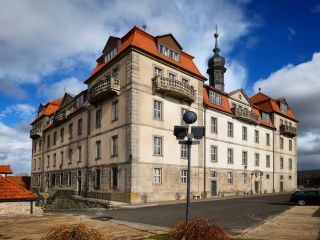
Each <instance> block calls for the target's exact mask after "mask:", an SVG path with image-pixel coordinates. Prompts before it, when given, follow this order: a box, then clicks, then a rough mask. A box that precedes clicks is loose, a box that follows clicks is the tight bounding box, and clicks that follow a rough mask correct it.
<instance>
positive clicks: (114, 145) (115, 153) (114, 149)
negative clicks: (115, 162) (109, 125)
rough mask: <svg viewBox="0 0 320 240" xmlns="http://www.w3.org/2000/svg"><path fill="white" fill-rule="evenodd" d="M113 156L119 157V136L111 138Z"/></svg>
mask: <svg viewBox="0 0 320 240" xmlns="http://www.w3.org/2000/svg"><path fill="white" fill-rule="evenodd" d="M111 155H112V156H118V135H116V136H112V138H111Z"/></svg>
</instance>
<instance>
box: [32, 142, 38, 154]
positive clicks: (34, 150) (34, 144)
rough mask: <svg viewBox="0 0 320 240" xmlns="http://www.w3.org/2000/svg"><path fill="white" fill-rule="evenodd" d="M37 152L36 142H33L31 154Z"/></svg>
mask: <svg viewBox="0 0 320 240" xmlns="http://www.w3.org/2000/svg"><path fill="white" fill-rule="evenodd" d="M36 151H37V142H36V141H34V142H33V152H36Z"/></svg>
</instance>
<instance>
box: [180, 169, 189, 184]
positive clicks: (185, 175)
mask: <svg viewBox="0 0 320 240" xmlns="http://www.w3.org/2000/svg"><path fill="white" fill-rule="evenodd" d="M187 179H188V170H186V169H182V170H181V183H187Z"/></svg>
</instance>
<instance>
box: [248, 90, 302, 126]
mask: <svg viewBox="0 0 320 240" xmlns="http://www.w3.org/2000/svg"><path fill="white" fill-rule="evenodd" d="M250 100H251V101H252V103H253V104H254V105H255V106H257V107H259V108H260V109H262V110H263V111H265V112H268V113H278V114H279V115H282V116H284V117H287V118H289V119H291V120H293V121H295V122H298V120H297V118H296V117H295V116H294V114H293V112H292V110H291V108H290V107H289V106H288V107H287V109H288V111H287V114H285V113H283V112H281V110H280V107H279V104H280V102H282V101H285V100H284V99H283V98H281V99H277V100H275V99H272V98H271V97H268V96H267V95H265V94H263V93H257V94H256V95H254V96H252V97H251V98H250Z"/></svg>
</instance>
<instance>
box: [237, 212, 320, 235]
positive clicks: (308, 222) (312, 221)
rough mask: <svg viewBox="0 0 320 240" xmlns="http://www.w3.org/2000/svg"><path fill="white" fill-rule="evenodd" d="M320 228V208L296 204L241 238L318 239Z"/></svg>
mask: <svg viewBox="0 0 320 240" xmlns="http://www.w3.org/2000/svg"><path fill="white" fill-rule="evenodd" d="M319 230H320V208H319V207H318V206H302V207H300V206H295V207H293V208H290V209H289V210H287V211H285V212H283V213H281V214H279V215H278V216H276V217H274V218H273V219H271V220H270V221H267V222H265V223H264V224H262V225H260V226H258V227H256V228H254V229H252V230H249V231H247V232H246V233H244V234H242V235H241V237H239V239H242V238H243V239H259V240H263V239H281V240H317V239H319Z"/></svg>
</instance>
